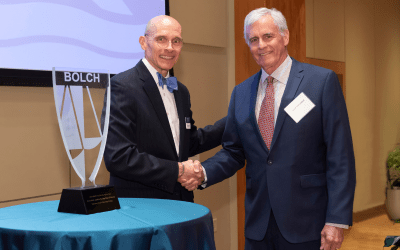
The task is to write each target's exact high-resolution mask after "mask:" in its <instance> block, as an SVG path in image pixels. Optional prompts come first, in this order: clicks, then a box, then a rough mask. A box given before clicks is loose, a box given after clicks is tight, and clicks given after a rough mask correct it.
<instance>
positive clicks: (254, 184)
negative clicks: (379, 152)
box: [183, 8, 356, 250]
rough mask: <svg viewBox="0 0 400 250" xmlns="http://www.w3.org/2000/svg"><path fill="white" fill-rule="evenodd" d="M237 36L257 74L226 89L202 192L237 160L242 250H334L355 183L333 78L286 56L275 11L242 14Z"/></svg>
mask: <svg viewBox="0 0 400 250" xmlns="http://www.w3.org/2000/svg"><path fill="white" fill-rule="evenodd" d="M244 35H245V40H246V42H247V44H248V45H249V48H250V51H251V53H252V55H253V58H254V60H255V61H256V62H257V64H258V65H260V67H261V70H260V71H259V72H258V73H256V74H255V75H253V76H251V77H250V78H248V79H247V80H245V81H244V82H242V83H241V84H239V85H237V86H236V87H235V89H234V90H233V92H232V96H231V101H230V104H229V110H228V118H227V122H226V127H225V132H224V135H223V139H222V141H223V144H222V145H223V149H221V151H219V152H218V153H217V154H216V155H215V156H214V157H212V158H210V159H208V160H206V161H205V162H203V163H202V166H203V167H204V169H205V172H206V175H205V176H206V180H205V183H203V184H202V187H203V188H205V187H208V186H211V185H213V184H215V183H218V182H220V181H222V180H224V179H226V178H228V177H230V176H232V175H233V174H235V173H236V171H237V170H239V169H240V168H242V167H243V166H244V164H245V161H247V165H246V198H245V207H246V209H245V210H246V212H245V236H246V240H245V248H246V250H253V249H260V250H271V249H273V250H282V249H284V250H292V249H293V250H299V249H304V250H317V249H324V250H332V249H333V250H335V249H338V248H340V246H341V243H342V241H343V228H347V227H348V226H350V225H351V224H352V212H353V200H354V190H355V182H356V178H355V160H354V152H353V145H352V138H351V132H350V125H349V119H348V115H347V109H346V104H345V100H344V97H343V94H342V90H341V87H340V84H339V81H338V78H337V76H336V74H335V73H334V72H333V71H331V70H327V69H324V68H320V67H316V66H313V65H309V64H305V63H300V62H298V61H296V60H295V59H293V58H291V57H290V56H289V55H288V52H287V48H286V46H287V45H288V43H289V30H288V28H287V24H286V20H285V17H284V16H283V15H282V13H281V12H279V11H277V10H276V9H267V8H260V9H256V10H253V11H252V12H250V13H249V14H248V15H247V17H246V19H245V25H244ZM195 164H196V165H197V164H199V163H198V162H195ZM183 185H184V186H186V184H183ZM187 186H188V187H190V183H189V184H188V185H187Z"/></svg>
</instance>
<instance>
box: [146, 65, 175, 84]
mask: <svg viewBox="0 0 400 250" xmlns="http://www.w3.org/2000/svg"><path fill="white" fill-rule="evenodd" d="M142 61H143V63H144V65H145V66H146V68H147V69H148V70H149V72H150V74H151V76H152V77H153V79H154V81H155V82H156V84H157V86H158V76H157V72H158V71H157V70H156V69H155V68H154V67H153V66H152V65H151V64H150V63H149V61H147V59H146V58H143V59H142ZM168 77H169V72H168V73H167V76H166V77H165V78H168Z"/></svg>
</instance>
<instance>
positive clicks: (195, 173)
mask: <svg viewBox="0 0 400 250" xmlns="http://www.w3.org/2000/svg"><path fill="white" fill-rule="evenodd" d="M178 165H179V175H178V182H180V183H181V185H182V187H184V188H186V189H187V190H189V191H193V190H195V189H196V188H197V187H198V186H199V185H201V183H203V181H204V172H203V167H202V166H201V164H200V162H199V161H198V160H196V161H194V162H193V161H192V160H187V161H185V162H179V163H178Z"/></svg>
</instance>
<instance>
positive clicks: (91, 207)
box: [58, 185, 121, 214]
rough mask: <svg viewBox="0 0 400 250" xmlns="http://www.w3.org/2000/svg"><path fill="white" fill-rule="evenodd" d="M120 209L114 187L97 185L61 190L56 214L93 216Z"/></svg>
mask: <svg viewBox="0 0 400 250" xmlns="http://www.w3.org/2000/svg"><path fill="white" fill-rule="evenodd" d="M120 208H121V207H120V205H119V202H118V198H117V195H116V193H115V189H114V186H109V185H107V186H103V185H98V186H96V187H94V186H93V187H84V188H80V187H77V188H66V189H63V191H62V193H61V199H60V204H59V205H58V212H63V213H72V214H95V213H101V212H105V211H111V210H114V209H120Z"/></svg>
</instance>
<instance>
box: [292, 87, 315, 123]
mask: <svg viewBox="0 0 400 250" xmlns="http://www.w3.org/2000/svg"><path fill="white" fill-rule="evenodd" d="M314 107H315V104H314V103H313V102H312V101H311V100H310V99H309V98H308V97H307V96H306V95H305V94H304V93H303V92H301V94H300V95H298V96H297V97H296V98H295V99H294V100H293V101H292V102H291V103H290V104H289V105H287V107H286V108H285V111H286V113H287V114H288V115H289V116H290V117H292V119H293V120H294V121H295V122H296V123H298V122H299V121H300V120H301V119H303V117H304V116H305V115H306V114H308V112H310V111H311V110H312V109H313V108H314Z"/></svg>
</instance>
